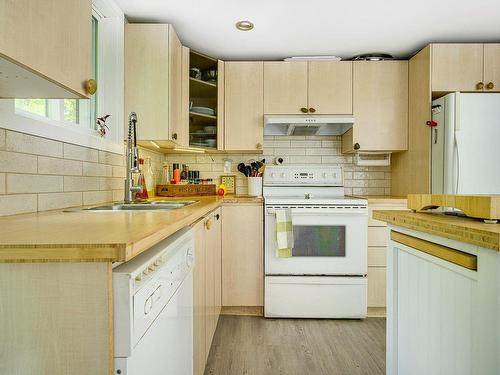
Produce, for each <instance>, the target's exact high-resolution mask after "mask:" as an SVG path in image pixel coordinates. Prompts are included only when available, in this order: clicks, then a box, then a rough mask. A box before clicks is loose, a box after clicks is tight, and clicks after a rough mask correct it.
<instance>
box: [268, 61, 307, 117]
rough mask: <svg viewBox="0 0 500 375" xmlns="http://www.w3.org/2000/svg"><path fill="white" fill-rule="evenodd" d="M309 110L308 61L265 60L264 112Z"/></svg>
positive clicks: (290, 112) (271, 113)
mask: <svg viewBox="0 0 500 375" xmlns="http://www.w3.org/2000/svg"><path fill="white" fill-rule="evenodd" d="M304 112H307V62H303V61H301V62H286V61H265V62H264V113H265V114H268V115H274V114H276V115H279V114H300V113H304Z"/></svg>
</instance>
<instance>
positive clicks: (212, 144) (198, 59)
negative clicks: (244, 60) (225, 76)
mask: <svg viewBox="0 0 500 375" xmlns="http://www.w3.org/2000/svg"><path fill="white" fill-rule="evenodd" d="M218 64H219V63H218V61H217V60H216V59H213V58H211V57H208V56H205V55H203V54H200V53H198V52H195V51H190V56H189V145H190V146H194V147H202V148H209V149H217V146H218V144H217V135H218V134H217V133H218V127H217V125H218V118H217V115H218V114H217V106H218V104H219V103H218V82H217V78H218V71H219V69H218V68H219V67H218Z"/></svg>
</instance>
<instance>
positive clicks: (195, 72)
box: [189, 68, 201, 79]
mask: <svg viewBox="0 0 500 375" xmlns="http://www.w3.org/2000/svg"><path fill="white" fill-rule="evenodd" d="M189 76H190V77H191V78H194V79H201V70H200V69H198V68H191V69H189Z"/></svg>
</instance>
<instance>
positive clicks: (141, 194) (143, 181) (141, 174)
mask: <svg viewBox="0 0 500 375" xmlns="http://www.w3.org/2000/svg"><path fill="white" fill-rule="evenodd" d="M143 171H144V159H139V177H138V179H137V185H139V186H141V187H142V191H140V192H137V193H136V194H135V197H136V198H137V199H148V189H147V187H146V179H145V178H144V172H143Z"/></svg>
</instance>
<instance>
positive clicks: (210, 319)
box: [205, 216, 215, 357]
mask: <svg viewBox="0 0 500 375" xmlns="http://www.w3.org/2000/svg"><path fill="white" fill-rule="evenodd" d="M213 226H214V219H213V218H212V217H211V216H208V218H207V219H206V220H205V303H206V320H205V322H206V327H205V346H206V349H207V353H206V356H207V357H208V353H209V351H210V346H211V345H212V338H213V335H214V332H215V326H214V320H215V248H214V246H212V238H211V237H212V236H213V232H214V229H213Z"/></svg>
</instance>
